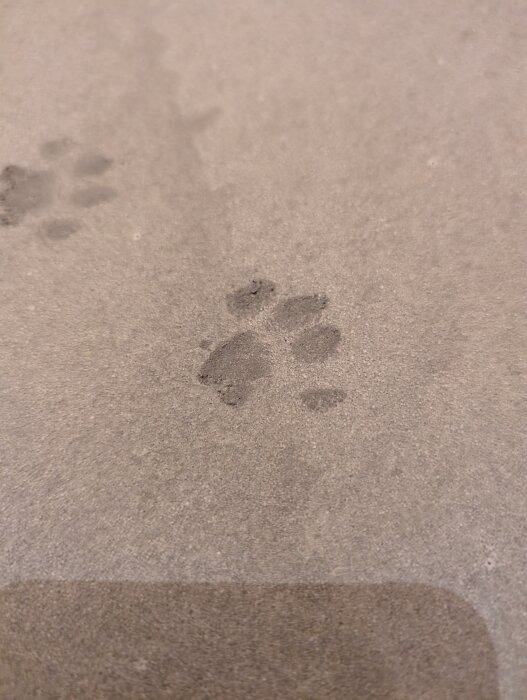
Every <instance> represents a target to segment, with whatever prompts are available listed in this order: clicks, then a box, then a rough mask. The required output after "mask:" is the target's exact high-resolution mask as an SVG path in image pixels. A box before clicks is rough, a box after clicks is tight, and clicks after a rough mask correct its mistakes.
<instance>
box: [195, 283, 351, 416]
mask: <svg viewBox="0 0 527 700" xmlns="http://www.w3.org/2000/svg"><path fill="white" fill-rule="evenodd" d="M275 292H276V285H275V283H274V282H272V281H271V280H268V279H254V280H251V281H250V282H249V284H247V285H245V286H243V287H240V288H239V289H236V290H235V291H233V292H230V293H229V294H227V296H226V304H227V309H228V310H229V312H230V313H231V314H232V315H233V316H236V317H237V318H238V319H240V320H247V319H251V320H252V319H254V318H255V317H256V316H258V315H259V314H261V313H262V312H263V311H264V309H267V308H268V307H270V306H271V304H272V303H273V302H274V300H275ZM328 304H329V299H328V297H327V296H326V295H325V294H312V295H303V296H294V297H287V298H286V299H283V300H281V301H278V302H277V303H276V304H275V305H274V307H273V308H272V309H271V311H270V314H269V323H268V328H269V330H271V331H272V334H271V336H270V340H267V341H266V340H262V339H261V337H260V334H259V333H257V332H256V331H254V330H245V331H243V330H242V331H240V332H238V333H235V334H234V335H233V336H231V337H230V338H229V339H228V340H225V341H223V342H221V343H219V344H218V345H217V346H216V347H215V348H214V349H213V350H212V351H211V352H210V354H209V356H208V358H207V359H206V360H205V362H204V363H203V365H202V366H201V369H200V371H199V374H198V378H199V381H200V382H201V383H202V384H205V385H206V386H210V387H211V388H213V389H215V390H216V392H217V393H218V395H219V398H220V399H221V401H223V403H226V404H228V405H230V406H239V405H241V404H243V403H245V401H246V400H247V399H248V397H249V395H250V394H251V392H252V391H253V390H254V389H255V387H256V386H257V382H258V380H260V379H264V378H270V377H271V376H272V373H273V367H272V353H271V345H270V344H269V343H272V342H273V338H274V339H276V337H277V335H278V334H282V335H285V336H286V338H287V340H288V347H289V349H290V352H291V354H292V356H293V358H294V359H295V360H297V361H298V362H299V363H319V362H325V361H326V360H327V359H329V358H330V357H331V356H332V355H334V354H335V353H336V352H337V348H338V345H339V343H340V341H341V339H342V336H341V332H340V330H339V328H337V326H333V325H323V324H321V323H320V320H321V317H322V314H323V312H324V311H325V309H326V308H327V306H328ZM291 333H292V334H294V336H293V338H289V335H290V334H291ZM200 347H201V348H203V349H208V348H209V343H208V342H207V343H203V342H202V343H200ZM345 398H346V392H345V391H344V390H342V389H339V388H334V387H313V388H309V389H306V390H305V391H303V392H301V394H300V400H301V401H302V403H303V405H304V406H305V407H306V408H307V409H309V410H310V411H327V410H329V409H331V408H334V407H335V406H337V405H338V404H339V403H342V402H343V401H344V400H345Z"/></svg>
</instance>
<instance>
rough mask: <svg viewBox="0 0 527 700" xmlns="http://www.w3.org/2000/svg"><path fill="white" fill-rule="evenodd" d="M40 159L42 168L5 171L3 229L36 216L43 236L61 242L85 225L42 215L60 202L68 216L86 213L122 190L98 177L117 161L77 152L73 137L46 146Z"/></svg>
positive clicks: (0, 204)
mask: <svg viewBox="0 0 527 700" xmlns="http://www.w3.org/2000/svg"><path fill="white" fill-rule="evenodd" d="M40 155H41V157H42V158H43V159H44V160H45V161H47V163H46V166H45V167H43V168H38V167H37V168H34V169H32V168H28V167H25V166H22V165H16V164H11V165H7V166H5V167H4V169H3V170H2V171H1V173H0V226H6V227H16V226H20V225H21V224H22V223H24V221H25V220H26V218H28V217H31V216H33V215H34V216H37V217H38V224H39V230H40V234H41V235H42V236H43V237H44V238H46V239H49V240H52V241H59V240H63V239H65V238H69V237H70V236H71V235H73V234H74V233H77V232H78V231H80V229H81V228H82V222H81V221H79V220H78V219H76V218H74V217H72V216H64V217H62V216H61V217H57V218H50V219H41V218H40V217H41V216H42V213H43V212H46V211H47V210H49V209H51V208H52V206H53V205H54V203H55V202H56V203H57V204H58V207H59V208H60V209H61V210H62V211H63V212H66V213H69V212H68V208H69V207H70V206H72V207H74V208H75V209H86V208H90V207H96V206H99V205H101V204H104V203H105V202H110V201H111V200H112V199H114V198H115V197H116V196H117V191H116V190H115V189H114V188H113V187H111V186H109V185H107V184H103V183H101V182H100V181H99V178H100V177H102V176H104V175H106V173H107V172H108V171H109V170H110V168H111V167H112V165H113V160H112V159H111V158H108V157H107V156H106V155H104V154H102V153H98V152H96V151H91V150H86V151H82V152H80V153H78V146H77V144H76V143H75V142H74V141H73V140H72V139H69V138H60V139H55V140H52V141H47V142H46V143H44V144H42V146H41V147H40ZM50 162H52V165H51V166H50V165H49V163H50ZM72 183H74V184H73V187H72Z"/></svg>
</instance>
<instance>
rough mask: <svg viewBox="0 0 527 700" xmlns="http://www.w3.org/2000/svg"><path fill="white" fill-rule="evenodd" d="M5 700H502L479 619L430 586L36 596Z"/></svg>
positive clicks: (13, 613)
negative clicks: (291, 699) (142, 699)
mask: <svg viewBox="0 0 527 700" xmlns="http://www.w3.org/2000/svg"><path fill="white" fill-rule="evenodd" d="M0 697H1V698H2V699H4V698H6V699H7V698H9V700H18V699H19V698H24V699H27V698H37V697H38V698H43V699H48V698H49V699H51V698H54V699H58V698H64V699H68V700H78V699H80V698H87V699H88V698H89V699H90V700H94V699H95V698H97V699H98V700H100V699H102V698H108V699H110V698H111V699H112V700H115V699H116V698H126V700H134V699H135V698H152V700H160V699H162V698H177V699H178V700H186V699H187V698H188V699H196V700H197V699H200V698H203V699H205V698H213V699H218V700H220V699H221V700H227V699H228V700H237V699H238V698H239V699H240V700H253V699H262V700H263V699H265V700H267V699H269V700H271V699H272V700H285V699H289V698H299V699H300V698H302V699H304V700H308V699H309V700H319V699H321V698H342V699H344V698H345V699H346V700H353V699H355V698H356V699H357V700H370V699H371V700H418V699H419V700H423V699H425V700H447V699H448V700H497V699H498V698H499V692H498V681H497V664H496V654H495V651H494V648H493V645H492V642H491V639H490V637H489V633H488V631H487V628H486V626H485V623H484V621H483V620H482V618H481V617H480V615H479V614H478V613H477V612H476V611H475V610H474V608H473V607H472V606H471V605H469V604H468V603H467V602H466V601H464V600H463V599H461V598H459V597H458V596H456V595H454V594H453V593H451V592H449V591H446V590H443V589H440V588H433V587H431V586H423V585H404V584H396V583H390V584H375V585H332V584H320V585H307V584H306V585H242V584H239V585H238V584H221V585H216V584H174V583H166V584H143V583H87V582H73V583H45V582H44V583H24V584H17V585H13V586H11V587H9V588H7V589H4V590H3V591H2V592H1V593H0Z"/></svg>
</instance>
